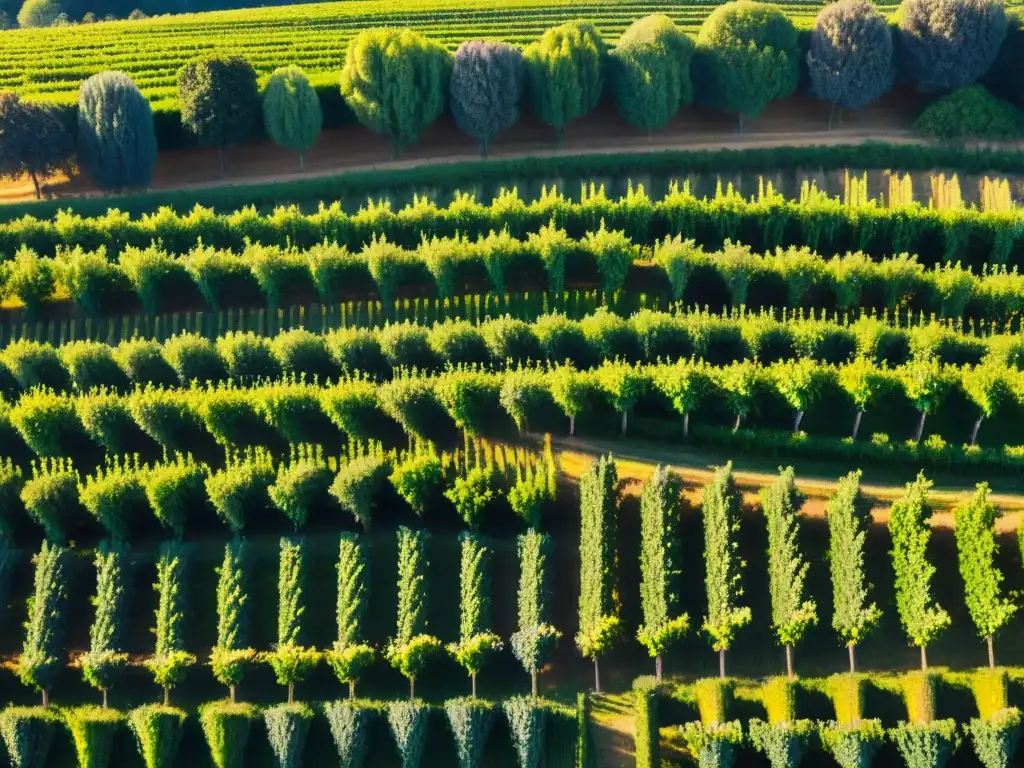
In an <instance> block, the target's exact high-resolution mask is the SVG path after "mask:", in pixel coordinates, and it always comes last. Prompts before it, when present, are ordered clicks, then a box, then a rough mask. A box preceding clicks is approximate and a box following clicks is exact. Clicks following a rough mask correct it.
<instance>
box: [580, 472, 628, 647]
mask: <svg viewBox="0 0 1024 768" xmlns="http://www.w3.org/2000/svg"><path fill="white" fill-rule="evenodd" d="M618 485H619V476H618V469H617V468H616V466H615V460H614V459H613V458H612V457H611V456H610V455H609V456H601V457H600V458H599V459H598V460H597V461H596V462H594V463H593V464H592V465H591V466H590V467H589V468H588V469H587V471H586V472H585V473H584V474H583V476H582V477H581V478H580V484H579V488H580V599H579V619H580V629H579V633H578V634H577V635H576V645H577V646H579V649H580V652H581V653H582V654H583V655H584V656H586V657H588V658H594V657H596V656H597V655H599V654H601V653H604V652H606V651H608V650H610V649H611V647H612V645H613V644H614V642H615V641H616V640H617V639H618V635H619V634H620V630H621V621H620V619H619V604H618V594H617V578H616V574H617V572H618V547H617V544H618V498H617V496H618V491H619V488H618Z"/></svg>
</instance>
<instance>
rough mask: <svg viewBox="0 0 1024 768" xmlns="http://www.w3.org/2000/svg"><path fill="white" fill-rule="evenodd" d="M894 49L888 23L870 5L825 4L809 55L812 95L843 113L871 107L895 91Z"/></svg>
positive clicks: (842, 0) (845, 0) (854, 0)
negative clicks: (843, 111) (893, 89)
mask: <svg viewBox="0 0 1024 768" xmlns="http://www.w3.org/2000/svg"><path fill="white" fill-rule="evenodd" d="M894 50H895V49H894V47H893V40H892V30H891V29H890V28H889V22H888V20H887V19H886V18H885V16H884V15H883V14H882V13H881V12H880V11H879V10H878V9H877V8H876V7H875V6H874V4H872V3H870V2H869V1H868V0H839V1H838V2H835V3H831V4H830V5H826V6H825V7H824V8H823V9H822V10H821V12H820V13H819V14H818V18H817V19H815V22H814V29H813V30H812V32H811V47H810V50H809V51H808V52H807V73H808V75H809V76H810V78H811V93H813V94H814V95H815V96H817V97H818V98H819V99H824V100H825V101H827V102H829V103H831V104H832V105H833V107H840V108H842V109H859V108H860V107H863V106H865V105H867V104H870V103H871V102H873V101H875V100H876V99H878V98H879V97H881V96H883V95H885V94H886V93H888V92H889V90H890V89H891V88H892V85H893V82H894V81H895V79H896V59H895V56H894ZM831 124H832V120H831V117H830V118H829V125H830V126H831Z"/></svg>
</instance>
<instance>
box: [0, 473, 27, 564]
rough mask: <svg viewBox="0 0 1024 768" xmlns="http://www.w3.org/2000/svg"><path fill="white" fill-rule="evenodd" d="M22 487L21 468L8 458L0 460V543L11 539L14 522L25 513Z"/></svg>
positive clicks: (23, 481)
mask: <svg viewBox="0 0 1024 768" xmlns="http://www.w3.org/2000/svg"><path fill="white" fill-rule="evenodd" d="M24 486H25V476H24V474H23V473H22V471H21V467H19V466H18V465H17V464H15V463H14V462H12V461H11V460H10V458H2V459H0V541H6V542H9V541H10V540H11V539H12V538H13V535H14V525H15V524H16V522H15V521H17V520H19V519H20V518H21V515H22V514H24V512H25V504H24V503H23V502H22V500H21V489H22V488H23V487H24ZM0 546H2V545H0ZM5 554H8V555H9V553H6V552H5Z"/></svg>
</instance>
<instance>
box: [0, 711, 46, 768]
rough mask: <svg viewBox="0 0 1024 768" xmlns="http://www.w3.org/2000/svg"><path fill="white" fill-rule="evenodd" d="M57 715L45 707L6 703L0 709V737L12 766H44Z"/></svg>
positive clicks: (16, 767)
mask: <svg viewBox="0 0 1024 768" xmlns="http://www.w3.org/2000/svg"><path fill="white" fill-rule="evenodd" d="M58 722H60V715H58V714H57V712H55V711H54V710H52V709H48V708H46V707H14V706H9V707H7V709H5V710H4V711H3V712H0V736H2V737H3V740H4V746H6V747H7V757H8V759H9V760H10V761H11V766H12V768H45V766H46V765H47V758H48V757H49V754H50V745H51V744H52V743H53V735H54V731H55V730H56V726H57V723H58Z"/></svg>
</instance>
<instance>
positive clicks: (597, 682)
mask: <svg viewBox="0 0 1024 768" xmlns="http://www.w3.org/2000/svg"><path fill="white" fill-rule="evenodd" d="M600 692H601V668H600V667H599V666H598V665H597V654H596V653H595V654H594V693H600Z"/></svg>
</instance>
